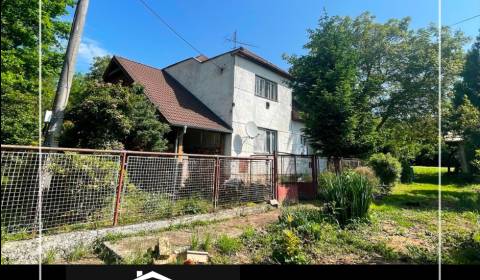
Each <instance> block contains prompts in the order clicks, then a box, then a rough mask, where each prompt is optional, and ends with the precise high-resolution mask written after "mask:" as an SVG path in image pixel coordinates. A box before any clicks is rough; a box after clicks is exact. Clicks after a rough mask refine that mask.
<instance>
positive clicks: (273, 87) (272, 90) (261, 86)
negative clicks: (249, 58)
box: [255, 76, 278, 101]
mask: <svg viewBox="0 0 480 280" xmlns="http://www.w3.org/2000/svg"><path fill="white" fill-rule="evenodd" d="M277 88H278V86H277V83H275V82H273V81H270V80H267V79H265V78H262V77H260V76H255V95H256V96H260V97H263V98H266V99H269V100H272V101H277Z"/></svg>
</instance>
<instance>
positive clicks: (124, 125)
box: [61, 81, 169, 151]
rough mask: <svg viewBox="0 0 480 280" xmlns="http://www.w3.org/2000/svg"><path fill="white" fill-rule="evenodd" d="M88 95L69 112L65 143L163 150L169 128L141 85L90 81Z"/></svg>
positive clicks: (68, 145) (63, 139)
mask: <svg viewBox="0 0 480 280" xmlns="http://www.w3.org/2000/svg"><path fill="white" fill-rule="evenodd" d="M83 95H84V96H86V97H85V99H84V100H83V101H82V102H80V103H79V104H77V105H74V106H73V107H72V108H71V109H70V110H69V111H68V112H67V114H66V116H65V122H64V133H63V134H62V137H61V145H62V146H67V147H83V148H95V149H131V150H146V151H162V150H164V149H165V148H166V144H167V141H166V140H165V139H164V138H163V136H164V134H165V133H167V132H168V131H169V127H168V125H166V124H163V123H161V122H160V121H159V120H158V116H157V115H156V109H155V107H154V106H153V105H152V104H151V103H150V102H149V101H148V100H147V99H146V97H145V95H144V93H143V88H142V87H141V86H139V85H133V86H123V85H121V84H109V83H103V82H101V83H99V82H96V81H88V82H86V87H85V88H84V89H83Z"/></svg>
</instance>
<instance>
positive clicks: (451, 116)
mask: <svg viewBox="0 0 480 280" xmlns="http://www.w3.org/2000/svg"><path fill="white" fill-rule="evenodd" d="M460 77H461V79H460V80H459V81H458V82H457V83H456V84H455V86H454V92H453V97H452V98H451V102H448V103H447V104H446V106H445V108H446V110H445V114H444V115H445V121H444V124H443V127H444V128H443V131H444V133H453V134H454V135H457V136H460V137H461V138H462V139H463V143H462V145H463V147H462V148H463V150H464V153H465V158H464V159H461V160H464V164H463V166H464V167H465V168H467V170H462V171H463V172H466V173H472V172H473V173H475V172H476V173H478V172H480V170H479V169H477V168H476V167H475V164H474V158H475V155H476V150H478V149H480V35H478V36H477V38H476V41H475V42H474V44H473V45H472V48H471V49H470V50H469V51H468V52H467V54H466V56H465V65H464V67H463V69H462V72H461V75H460Z"/></svg>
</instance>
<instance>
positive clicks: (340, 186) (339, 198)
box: [319, 171, 374, 225]
mask: <svg viewBox="0 0 480 280" xmlns="http://www.w3.org/2000/svg"><path fill="white" fill-rule="evenodd" d="M319 184H320V186H319V192H320V195H321V196H322V197H323V199H324V200H325V201H326V208H325V210H326V211H327V212H328V213H329V214H331V215H333V216H334V217H335V219H336V220H337V221H338V223H339V224H340V225H345V224H347V223H349V222H350V221H352V220H356V219H362V218H367V217H368V209H369V207H370V203H371V202H372V199H373V197H372V193H373V188H374V185H373V183H372V181H371V180H369V179H368V178H367V177H366V176H365V175H362V174H358V173H356V172H354V171H345V172H342V173H340V174H335V173H331V172H326V173H324V174H322V175H321V176H320V180H319Z"/></svg>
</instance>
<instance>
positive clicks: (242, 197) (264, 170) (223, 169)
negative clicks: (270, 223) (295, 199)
mask: <svg viewBox="0 0 480 280" xmlns="http://www.w3.org/2000/svg"><path fill="white" fill-rule="evenodd" d="M218 168H219V178H218V186H217V188H216V201H217V205H218V206H219V207H228V206H233V205H238V204H241V203H247V202H260V201H268V200H270V199H272V198H273V181H272V174H273V173H272V172H273V170H272V168H273V161H272V159H238V158H236V159H235V158H233V159H232V158H221V159H220V160H219V167H218Z"/></svg>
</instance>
